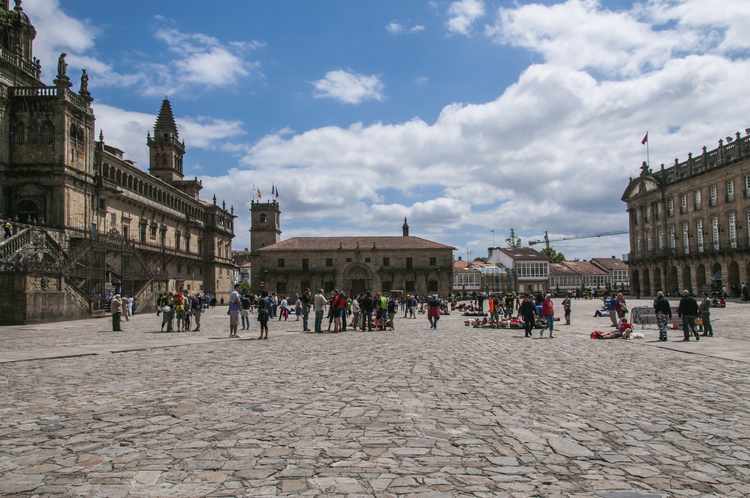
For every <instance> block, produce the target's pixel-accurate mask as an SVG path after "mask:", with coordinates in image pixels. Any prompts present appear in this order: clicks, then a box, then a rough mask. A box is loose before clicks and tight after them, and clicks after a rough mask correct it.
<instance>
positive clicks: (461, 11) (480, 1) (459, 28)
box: [446, 0, 484, 36]
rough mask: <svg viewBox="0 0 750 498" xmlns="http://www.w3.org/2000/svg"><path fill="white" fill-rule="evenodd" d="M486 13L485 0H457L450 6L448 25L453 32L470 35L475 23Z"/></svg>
mask: <svg viewBox="0 0 750 498" xmlns="http://www.w3.org/2000/svg"><path fill="white" fill-rule="evenodd" d="M483 15H484V0H457V1H455V2H452V3H451V4H450V5H449V6H448V21H446V27H447V28H448V31H450V32H451V33H455V34H459V35H465V36H468V35H469V33H470V32H471V28H472V26H473V25H474V23H475V22H476V21H477V19H479V18H480V17H482V16H483Z"/></svg>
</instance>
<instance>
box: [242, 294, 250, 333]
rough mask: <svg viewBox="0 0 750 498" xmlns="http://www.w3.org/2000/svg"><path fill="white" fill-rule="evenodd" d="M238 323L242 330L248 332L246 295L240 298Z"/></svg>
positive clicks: (248, 315) (247, 302)
mask: <svg viewBox="0 0 750 498" xmlns="http://www.w3.org/2000/svg"><path fill="white" fill-rule="evenodd" d="M240 322H241V324H242V330H250V298H249V297H247V294H242V296H240Z"/></svg>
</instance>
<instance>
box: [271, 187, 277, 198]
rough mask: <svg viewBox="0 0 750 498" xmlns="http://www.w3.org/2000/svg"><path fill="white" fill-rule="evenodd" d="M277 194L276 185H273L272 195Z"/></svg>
mask: <svg viewBox="0 0 750 498" xmlns="http://www.w3.org/2000/svg"><path fill="white" fill-rule="evenodd" d="M274 195H276V185H271V197H273V196H274Z"/></svg>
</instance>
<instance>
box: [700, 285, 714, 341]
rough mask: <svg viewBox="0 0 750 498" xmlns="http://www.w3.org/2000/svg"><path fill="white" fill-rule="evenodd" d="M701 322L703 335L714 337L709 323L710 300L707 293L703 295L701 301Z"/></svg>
mask: <svg viewBox="0 0 750 498" xmlns="http://www.w3.org/2000/svg"><path fill="white" fill-rule="evenodd" d="M700 313H701V320H703V335H704V336H708V337H713V336H714V326H713V324H712V323H711V299H710V298H709V297H708V292H705V293H704V294H703V301H702V302H701V307H700Z"/></svg>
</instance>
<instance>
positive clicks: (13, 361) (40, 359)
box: [0, 353, 99, 364]
mask: <svg viewBox="0 0 750 498" xmlns="http://www.w3.org/2000/svg"><path fill="white" fill-rule="evenodd" d="M83 356H99V353H79V354H66V355H60V356H45V357H43V358H22V359H20V360H6V361H0V364H3V363H21V362H24V361H43V360H64V359H67V358H81V357H83Z"/></svg>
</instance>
